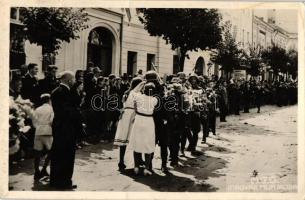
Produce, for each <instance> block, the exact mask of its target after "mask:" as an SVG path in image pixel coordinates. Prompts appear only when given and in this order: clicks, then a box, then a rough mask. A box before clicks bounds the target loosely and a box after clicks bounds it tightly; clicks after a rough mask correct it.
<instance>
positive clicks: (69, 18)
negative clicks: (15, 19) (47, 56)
mask: <svg viewBox="0 0 305 200" xmlns="http://www.w3.org/2000/svg"><path fill="white" fill-rule="evenodd" d="M21 15H22V16H23V19H22V23H23V24H24V35H25V38H26V39H28V40H29V41H30V43H35V44H37V45H40V46H42V49H43V53H54V52H56V51H57V50H58V49H59V48H60V45H61V43H62V42H63V41H65V42H70V40H72V39H77V38H79V35H78V33H79V32H80V31H81V30H83V29H85V28H87V25H86V22H87V21H88V20H89V19H88V14H87V13H85V12H84V9H77V8H55V7H51V8H45V7H40V8H36V7H29V8H23V9H22V13H21Z"/></svg>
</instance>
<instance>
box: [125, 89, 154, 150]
mask: <svg viewBox="0 0 305 200" xmlns="http://www.w3.org/2000/svg"><path fill="white" fill-rule="evenodd" d="M157 103H158V100H157V98H155V97H152V96H147V95H144V94H141V93H136V94H135V106H136V111H137V114H136V116H135V121H134V124H133V127H132V129H131V137H130V143H129V146H128V148H130V149H132V150H133V151H135V152H137V153H147V154H149V153H153V152H154V151H155V124H154V119H153V116H152V114H153V112H154V108H155V106H156V105H157Z"/></svg>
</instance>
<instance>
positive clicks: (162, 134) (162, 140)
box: [145, 71, 169, 172]
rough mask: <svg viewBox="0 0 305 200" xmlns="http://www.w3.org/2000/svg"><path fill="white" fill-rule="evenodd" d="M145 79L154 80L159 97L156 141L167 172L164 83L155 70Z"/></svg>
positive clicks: (155, 114)
mask: <svg viewBox="0 0 305 200" xmlns="http://www.w3.org/2000/svg"><path fill="white" fill-rule="evenodd" d="M145 79H146V81H147V82H153V83H154V84H155V86H156V95H155V96H156V97H157V99H158V101H159V102H158V105H157V106H156V107H157V108H156V110H155V111H154V114H153V118H154V122H155V131H156V143H157V144H158V145H159V146H160V151H161V160H162V164H161V170H162V171H163V172H167V171H168V169H167V156H168V150H167V148H168V146H169V145H168V143H169V141H168V139H169V135H168V127H167V121H168V114H167V111H166V110H165V109H164V107H165V106H164V103H165V97H164V92H165V88H164V85H163V84H162V83H161V82H160V80H159V77H158V74H157V73H156V72H155V71H148V72H147V73H146V74H145Z"/></svg>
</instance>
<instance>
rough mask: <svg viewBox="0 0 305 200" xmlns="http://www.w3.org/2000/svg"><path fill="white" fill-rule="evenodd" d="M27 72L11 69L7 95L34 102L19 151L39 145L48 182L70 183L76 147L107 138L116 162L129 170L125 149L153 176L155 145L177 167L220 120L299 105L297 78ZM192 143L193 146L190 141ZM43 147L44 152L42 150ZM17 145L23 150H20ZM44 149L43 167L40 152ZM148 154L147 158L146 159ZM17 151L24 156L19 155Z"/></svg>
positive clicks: (165, 164)
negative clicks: (271, 106)
mask: <svg viewBox="0 0 305 200" xmlns="http://www.w3.org/2000/svg"><path fill="white" fill-rule="evenodd" d="M27 68H28V70H27V71H26V72H19V73H15V74H12V76H11V82H10V92H9V94H10V96H11V98H12V99H13V100H15V99H18V98H20V96H21V97H22V99H29V100H30V102H32V105H33V106H32V108H31V109H30V108H23V109H24V111H25V112H26V113H27V114H28V119H26V122H25V123H27V124H29V125H30V126H31V129H30V130H29V131H28V133H27V134H26V137H23V138H20V142H21V144H20V146H21V148H20V151H24V152H26V154H29V152H31V149H34V150H35V151H34V152H35V154H34V157H35V159H34V160H35V161H34V163H35V174H34V179H35V180H39V179H40V178H41V177H43V176H48V173H47V171H46V167H47V166H48V163H49V161H50V160H51V166H50V172H51V174H50V184H51V186H54V187H56V188H61V189H67V188H68V189H71V188H75V187H76V186H75V185H73V184H72V175H73V167H74V160H75V151H76V149H80V148H83V147H84V146H86V145H89V144H90V143H95V142H100V141H101V140H103V141H108V142H113V144H114V146H119V163H118V168H119V170H120V171H124V170H125V168H126V165H125V162H124V156H125V153H126V149H127V148H130V149H131V150H132V151H133V152H134V155H133V156H134V173H135V174H139V173H142V167H143V168H144V169H143V174H144V175H151V174H152V173H153V162H152V161H153V158H154V152H155V148H156V145H158V146H159V147H160V153H161V160H162V164H161V170H162V171H163V172H164V173H168V161H170V165H171V166H173V167H176V166H179V162H178V161H179V156H185V151H190V152H191V154H192V155H194V156H199V155H201V154H202V152H200V151H198V149H197V144H198V142H199V141H198V140H199V137H198V135H199V134H200V133H202V141H201V142H202V143H206V142H207V138H208V136H209V134H210V133H211V134H213V135H216V121H217V120H216V118H217V116H219V117H220V122H226V116H227V115H228V114H235V115H239V114H240V112H241V111H242V110H243V112H245V113H248V112H249V111H250V108H252V107H257V112H260V109H261V105H265V104H275V105H278V106H285V105H293V104H296V103H297V82H296V81H293V80H284V79H283V78H280V79H277V80H275V81H258V80H257V79H254V78H253V79H251V80H249V81H246V80H234V79H225V78H222V77H220V78H219V77H217V76H212V77H207V76H202V75H196V74H188V75H187V74H186V73H184V72H179V73H178V74H175V75H169V76H166V77H164V78H163V79H162V78H160V76H159V74H158V73H156V72H155V71H148V72H146V73H145V74H143V71H142V70H139V71H138V73H137V74H136V75H135V76H129V75H127V74H126V73H124V74H123V75H122V76H121V77H118V76H115V75H114V74H110V75H108V76H104V75H103V72H102V71H101V70H100V68H98V67H91V66H90V67H88V68H87V70H77V71H76V73H75V74H73V73H72V72H68V71H65V72H62V73H60V74H57V67H56V66H53V65H50V66H49V67H48V69H47V70H46V71H45V77H44V78H43V79H41V80H38V79H37V73H38V67H37V65H36V64H32V63H31V64H29V65H28V66H27ZM187 144H188V146H186V145H187ZM45 150H46V151H45ZM20 151H19V152H20ZM46 153H47V159H46V161H45V164H44V166H43V168H42V170H40V168H39V163H40V160H41V157H42V156H44V154H46ZM142 154H143V155H144V159H143V158H142ZM19 155H20V154H19Z"/></svg>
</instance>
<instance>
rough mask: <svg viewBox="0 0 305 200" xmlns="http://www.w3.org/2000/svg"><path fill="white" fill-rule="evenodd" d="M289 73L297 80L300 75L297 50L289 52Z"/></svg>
mask: <svg viewBox="0 0 305 200" xmlns="http://www.w3.org/2000/svg"><path fill="white" fill-rule="evenodd" d="M287 56H288V67H287V72H288V73H289V74H291V75H292V76H293V78H295V77H296V76H297V75H298V52H297V51H296V50H293V49H292V50H289V51H288V52H287Z"/></svg>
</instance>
